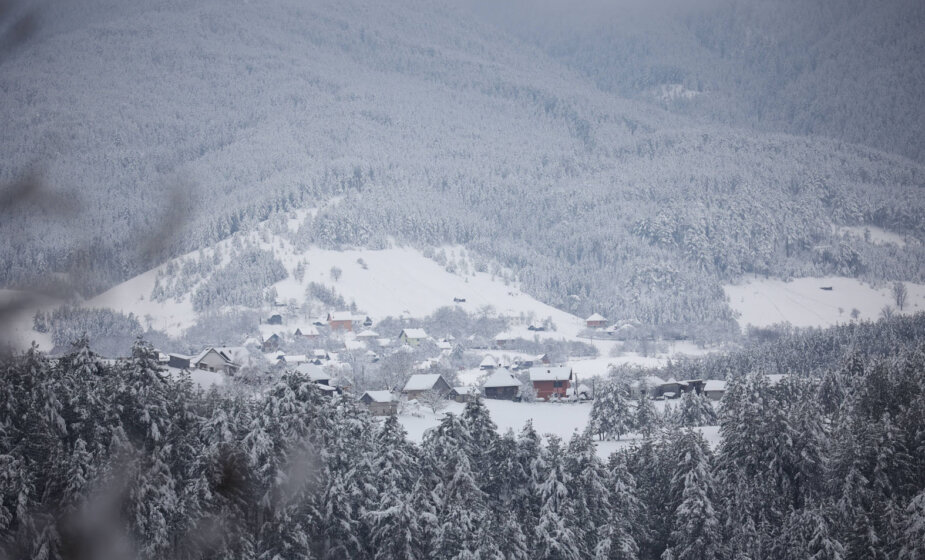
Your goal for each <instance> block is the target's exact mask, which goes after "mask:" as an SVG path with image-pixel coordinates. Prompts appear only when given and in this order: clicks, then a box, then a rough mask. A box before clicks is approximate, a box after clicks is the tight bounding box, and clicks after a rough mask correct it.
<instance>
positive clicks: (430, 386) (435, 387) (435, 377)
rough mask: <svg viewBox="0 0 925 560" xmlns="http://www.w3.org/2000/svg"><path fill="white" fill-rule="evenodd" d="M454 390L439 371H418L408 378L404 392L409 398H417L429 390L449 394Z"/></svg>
mask: <svg viewBox="0 0 925 560" xmlns="http://www.w3.org/2000/svg"><path fill="white" fill-rule="evenodd" d="M451 390H452V388H451V387H450V384H449V383H447V382H446V380H445V379H444V378H443V376H441V375H440V374H438V373H418V374H415V375H412V376H411V377H409V378H408V382H407V383H405V388H404V389H402V394H403V395H405V396H406V397H408V399H409V400H413V399H417V398H418V397H420V396H421V395H423V394H424V393H426V392H428V391H437V392H438V393H440V394H443V395H445V394H447V393H449V392H450V391H451Z"/></svg>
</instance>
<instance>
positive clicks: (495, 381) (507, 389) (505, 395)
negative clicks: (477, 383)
mask: <svg viewBox="0 0 925 560" xmlns="http://www.w3.org/2000/svg"><path fill="white" fill-rule="evenodd" d="M520 385H521V383H520V381H518V380H517V378H516V377H514V376H513V375H511V372H510V371H508V370H507V369H504V368H501V369H498V370H495V371H494V372H493V373H492V374H491V375H489V376H488V379H486V380H485V384H484V385H482V388H483V389H484V391H485V398H486V399H500V400H508V401H512V400H514V399H515V398H517V394H518V393H519V392H520Z"/></svg>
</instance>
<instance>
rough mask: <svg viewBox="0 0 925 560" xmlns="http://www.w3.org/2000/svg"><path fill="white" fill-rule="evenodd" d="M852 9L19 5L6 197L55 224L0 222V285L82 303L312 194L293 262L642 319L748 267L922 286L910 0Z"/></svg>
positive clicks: (718, 317) (6, 135)
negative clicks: (368, 256) (859, 229)
mask: <svg viewBox="0 0 925 560" xmlns="http://www.w3.org/2000/svg"><path fill="white" fill-rule="evenodd" d="M848 4H849V3H836V2H813V3H811V6H807V5H806V3H798V2H747V1H743V2H713V3H710V4H709V5H708V6H707V7H706V8H704V7H702V6H701V5H700V4H699V3H698V5H697V6H698V8H697V10H696V11H695V10H694V9H693V7H687V8H684V7H683V6H682V3H677V4H672V3H665V4H659V5H657V6H656V7H655V8H651V9H643V8H642V7H641V6H642V4H641V3H640V4H636V3H626V4H624V3H619V4H612V3H601V4H600V5H598V4H591V3H588V4H586V5H578V6H576V7H575V8H574V9H569V10H566V9H565V7H564V6H565V4H561V5H560V4H550V3H536V4H533V3H506V4H505V8H504V9H498V8H497V7H495V8H491V9H488V8H486V7H485V6H483V5H480V4H479V3H473V4H466V5H460V4H458V3H455V2H424V1H412V0H399V1H396V2H387V3H382V2H363V1H355V0H349V1H346V2H314V1H312V2H302V1H294V0H284V1H278V2H259V1H254V2H242V3H237V2H236V3H229V2H222V1H217V0H216V1H210V0H204V1H199V2H178V1H169V0H157V1H148V2H127V1H126V2H111V1H106V0H79V1H75V2H67V3H64V2H44V3H39V4H36V10H37V14H38V20H37V21H38V31H37V33H36V35H35V36H34V37H33V38H32V39H31V40H30V41H29V42H27V43H26V44H25V45H22V46H20V47H19V48H17V49H16V50H14V51H13V52H12V53H11V54H10V56H8V57H6V58H5V59H3V61H2V64H0V121H2V122H3V123H4V126H3V127H2V129H0V150H2V153H3V154H4V158H3V160H2V162H0V180H2V181H3V183H4V184H5V183H8V182H10V181H15V180H17V179H18V178H21V177H22V176H24V175H25V174H27V173H29V172H30V170H32V171H33V172H35V173H37V174H38V177H40V178H41V180H42V181H43V184H44V185H45V186H46V188H48V189H50V190H51V191H52V192H59V193H68V194H67V196H68V200H78V201H79V206H77V207H76V208H77V209H78V212H77V213H76V214H70V215H67V216H63V217H62V216H59V215H57V214H53V213H49V211H48V209H47V208H43V207H41V205H36V204H29V205H26V206H22V207H16V208H13V209H10V211H8V212H7V213H6V214H5V216H4V220H3V221H2V222H0V232H2V235H0V255H2V256H3V258H2V259H0V262H2V267H0V281H2V283H3V284H4V285H6V286H23V285H29V284H32V283H33V282H34V279H35V277H36V276H42V277H47V275H48V273H52V272H68V273H69V274H70V277H71V279H72V281H74V282H75V283H76V285H77V286H78V287H79V289H80V290H81V291H82V293H83V294H84V295H90V294H93V293H98V292H99V291H101V290H102V289H104V288H106V287H108V286H111V285H113V284H115V283H117V282H119V281H122V280H124V279H126V278H127V277H129V276H131V275H133V274H137V273H139V272H141V271H143V270H145V269H147V268H150V267H151V266H153V265H155V264H158V263H159V262H161V261H163V260H164V259H166V258H167V257H170V256H174V255H176V254H179V253H180V252H183V251H187V250H192V249H196V248H198V247H202V246H205V245H208V244H211V243H214V242H215V241H217V240H219V239H222V238H225V237H227V236H228V235H230V234H231V233H233V232H234V231H237V230H239V229H241V228H245V227H248V224H251V223H253V222H255V221H256V220H262V219H266V218H269V217H271V216H273V215H274V213H276V212H278V211H281V210H286V209H290V208H295V207H313V206H317V205H318V204H319V203H320V202H322V201H326V200H331V199H334V198H335V197H337V200H338V201H339V202H338V203H337V204H335V205H331V206H329V207H328V208H327V209H326V210H325V211H323V212H322V213H320V214H319V215H317V216H315V218H314V219H313V220H311V222H310V223H307V224H305V225H304V226H303V228H302V230H301V238H300V239H301V242H303V243H315V244H319V245H321V246H324V247H348V246H366V247H373V248H375V247H382V246H385V245H386V244H387V243H388V242H389V240H390V239H392V240H395V241H397V242H399V243H410V244H414V245H417V246H421V247H426V246H436V245H441V244H445V243H458V244H462V245H465V246H467V247H468V248H470V249H473V250H475V251H477V252H478V253H480V254H482V255H484V256H486V257H487V258H490V259H494V260H496V261H498V262H499V263H501V264H503V265H504V266H506V267H509V268H511V269H512V270H513V271H514V272H515V273H516V274H517V275H518V276H519V277H520V278H521V279H522V280H523V283H524V288H525V289H526V290H528V291H529V292H531V293H532V294H533V295H535V296H536V297H538V298H540V299H542V300H543V301H546V302H548V303H551V304H553V305H556V306H559V307H563V308H569V309H570V310H572V311H575V312H585V311H590V310H591V309H592V308H595V309H599V310H601V311H604V312H607V313H608V314H610V315H611V316H614V317H618V316H625V317H636V318H638V319H640V320H642V321H645V322H650V323H655V324H665V323H685V324H694V323H698V324H705V323H715V324H719V325H729V324H730V321H731V318H730V313H731V312H730V310H729V308H728V306H727V305H726V304H725V303H724V302H723V294H722V290H721V288H720V286H721V283H722V282H724V281H728V280H731V279H735V278H738V277H740V276H741V275H742V274H745V273H758V274H764V275H773V276H780V277H788V276H794V275H795V276H801V275H810V274H842V275H848V276H855V277H860V278H864V279H868V280H873V281H891V280H911V281H915V280H919V281H921V280H923V276H925V273H923V270H922V267H921V262H923V257H925V253H923V248H922V244H921V241H922V240H923V239H925V197H923V196H922V188H923V181H925V179H923V177H925V169H923V166H922V164H921V163H920V162H921V161H922V157H923V155H922V154H923V151H922V147H921V144H920V143H921V135H920V134H918V131H920V130H921V124H922V123H921V119H922V118H923V117H922V112H921V111H918V110H916V107H919V106H921V97H922V91H923V90H922V88H921V87H920V84H921V83H922V78H921V64H920V63H917V62H916V58H915V57H910V56H909V53H911V52H918V51H919V50H921V47H920V45H921V42H922V40H923V39H922V37H923V34H921V33H917V32H916V31H918V30H920V29H921V22H922V19H923V18H922V14H921V11H922V9H921V5H920V4H916V3H914V2H907V3H901V2H887V3H883V4H882V5H880V4H878V6H880V9H873V8H868V7H863V6H861V5H860V4H858V5H857V6H855V5H853V4H852V5H851V6H849V5H848ZM854 4H857V3H854ZM569 5H570V6H571V4H569ZM894 24H895V25H894ZM875 47H876V48H875ZM849 63H850V64H849ZM849 86H850V87H849ZM174 222H177V223H181V222H182V223H183V227H182V228H170V230H171V233H178V235H175V236H163V237H164V242H165V246H163V247H161V246H158V247H157V248H156V251H154V252H152V251H148V250H146V246H147V240H146V238H147V237H148V236H150V235H151V234H152V232H155V233H157V234H158V235H159V237H160V234H161V233H162V232H163V229H162V228H163V226H164V224H165V223H167V224H172V223H174ZM838 226H876V227H879V228H883V229H885V230H887V231H890V232H893V233H896V234H899V235H901V236H906V237H907V238H908V239H909V241H910V242H909V243H907V244H905V246H904V247H899V246H896V245H887V246H884V245H877V244H875V243H873V242H870V241H864V240H858V239H853V240H849V239H847V238H846V237H844V235H843V234H842V233H839V231H840V230H839V229H837V228H838ZM174 229H176V231H175V232H174V231H173V230H174Z"/></svg>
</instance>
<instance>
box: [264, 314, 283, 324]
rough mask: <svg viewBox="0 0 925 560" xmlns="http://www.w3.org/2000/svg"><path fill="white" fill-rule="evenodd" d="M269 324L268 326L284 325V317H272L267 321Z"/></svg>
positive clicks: (277, 315)
mask: <svg viewBox="0 0 925 560" xmlns="http://www.w3.org/2000/svg"><path fill="white" fill-rule="evenodd" d="M267 324H268V325H282V324H283V316H282V315H279V314H276V315H270V318H269V319H267Z"/></svg>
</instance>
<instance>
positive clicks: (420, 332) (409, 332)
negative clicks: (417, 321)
mask: <svg viewBox="0 0 925 560" xmlns="http://www.w3.org/2000/svg"><path fill="white" fill-rule="evenodd" d="M401 332H402V333H404V335H405V337H406V338H410V339H422V338H427V333H426V332H424V329H404V330H403V331H401ZM398 336H399V337H400V336H401V333H399V335H398Z"/></svg>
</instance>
